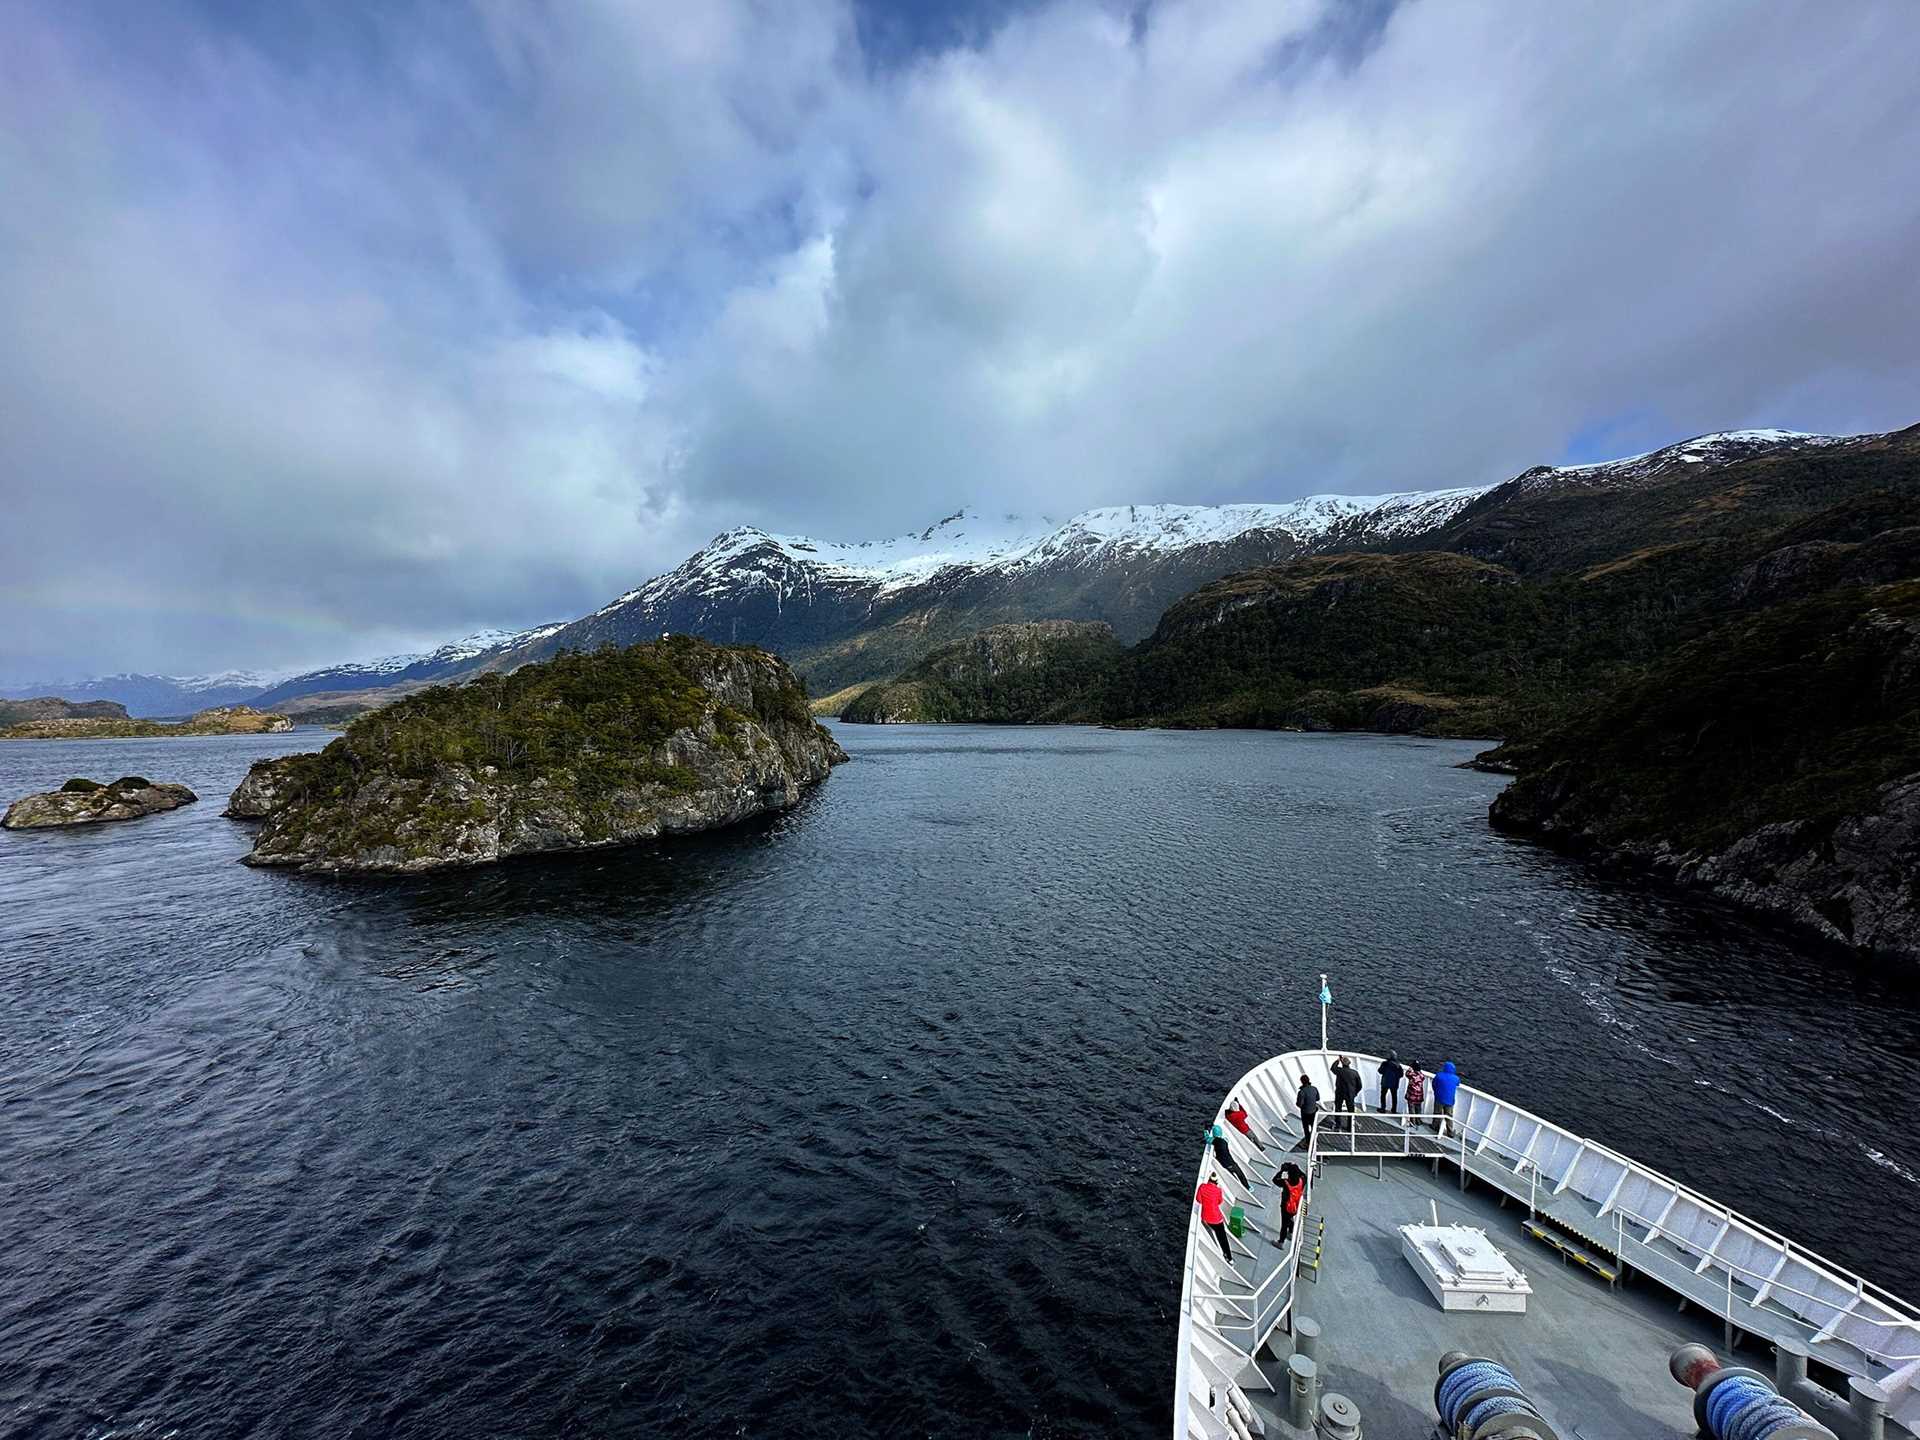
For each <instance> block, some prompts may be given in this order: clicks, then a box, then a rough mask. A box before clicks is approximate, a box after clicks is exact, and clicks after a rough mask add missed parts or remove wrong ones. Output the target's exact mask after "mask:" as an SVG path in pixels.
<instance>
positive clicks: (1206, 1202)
mask: <svg viewBox="0 0 1920 1440" xmlns="http://www.w3.org/2000/svg"><path fill="white" fill-rule="evenodd" d="M1193 1198H1194V1199H1195V1200H1198V1201H1199V1202H1200V1223H1201V1224H1202V1225H1204V1226H1206V1227H1207V1229H1209V1230H1211V1231H1212V1232H1213V1238H1214V1239H1216V1240H1218V1241H1219V1242H1220V1253H1221V1254H1222V1255H1224V1256H1226V1257H1227V1263H1228V1264H1229V1265H1231V1264H1232V1263H1233V1242H1232V1241H1231V1240H1229V1239H1227V1212H1226V1203H1227V1192H1226V1191H1224V1190H1222V1189H1221V1188H1220V1172H1219V1171H1218V1170H1215V1171H1212V1172H1210V1173H1209V1174H1208V1176H1207V1179H1206V1183H1205V1184H1203V1185H1202V1186H1201V1187H1200V1188H1199V1189H1198V1190H1196V1191H1194V1192H1193Z"/></svg>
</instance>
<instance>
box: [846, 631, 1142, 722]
mask: <svg viewBox="0 0 1920 1440" xmlns="http://www.w3.org/2000/svg"><path fill="white" fill-rule="evenodd" d="M1120 653H1121V647H1120V642H1119V641H1118V640H1116V639H1115V638H1114V634H1113V627H1112V626H1110V625H1106V624H1104V623H1101V622H1099V621H1075V620H1036V621H1031V622H1028V623H1026V624H1016V625H992V626H989V627H988V628H986V629H985V630H981V631H979V632H977V633H975V634H972V635H969V636H967V637H966V638H965V639H963V640H956V641H954V642H953V643H952V644H950V645H943V646H941V647H940V648H939V649H938V650H935V651H934V652H933V653H932V654H931V655H929V656H927V658H926V659H924V660H922V661H921V662H920V663H919V664H918V665H915V666H914V667H913V668H912V669H910V670H908V671H906V672H905V673H904V674H902V675H900V676H898V677H896V678H895V679H893V680H888V681H885V682H883V683H881V684H879V685H872V686H869V687H867V688H866V689H865V690H863V691H862V692H861V693H860V694H858V695H856V696H855V697H854V698H853V699H852V700H851V701H849V702H848V704H847V706H846V708H845V709H844V710H842V711H841V712H840V718H841V719H842V720H846V721H848V722H850V723H853V724H857V725H908V724H913V725H937V724H950V723H954V722H980V723H987V724H1022V723H1027V722H1031V721H1036V720H1047V719H1051V718H1054V712H1055V711H1056V710H1057V709H1058V708H1059V707H1061V706H1062V705H1063V704H1065V703H1066V702H1069V701H1071V700H1072V699H1074V698H1075V697H1076V696H1078V695H1079V694H1080V692H1081V691H1083V690H1085V689H1086V687H1087V686H1088V685H1089V684H1090V683H1092V681H1093V680H1094V679H1095V678H1096V677H1097V676H1099V675H1100V674H1101V673H1103V671H1104V670H1105V668H1106V667H1107V666H1108V665H1109V664H1111V662H1112V661H1113V660H1114V659H1115V657H1117V656H1118V655H1119V654H1120Z"/></svg>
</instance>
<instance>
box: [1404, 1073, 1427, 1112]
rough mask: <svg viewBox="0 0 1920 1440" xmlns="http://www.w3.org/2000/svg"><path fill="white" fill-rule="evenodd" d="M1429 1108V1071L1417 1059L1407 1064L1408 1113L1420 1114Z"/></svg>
mask: <svg viewBox="0 0 1920 1440" xmlns="http://www.w3.org/2000/svg"><path fill="white" fill-rule="evenodd" d="M1426 1108H1427V1072H1426V1071H1424V1070H1422V1069H1421V1068H1420V1062H1419V1061H1418V1060H1415V1061H1414V1062H1413V1063H1412V1064H1411V1065H1409V1066H1407V1114H1409V1115H1418V1114H1420V1113H1421V1112H1422V1111H1423V1110H1425V1109H1426Z"/></svg>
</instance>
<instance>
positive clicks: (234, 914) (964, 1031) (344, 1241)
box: [0, 727, 1920, 1440]
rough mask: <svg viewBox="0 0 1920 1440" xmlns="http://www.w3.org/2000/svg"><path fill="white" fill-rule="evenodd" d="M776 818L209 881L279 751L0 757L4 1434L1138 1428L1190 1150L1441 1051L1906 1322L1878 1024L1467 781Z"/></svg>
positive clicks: (1076, 767)
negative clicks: (1330, 1063)
mask: <svg viewBox="0 0 1920 1440" xmlns="http://www.w3.org/2000/svg"><path fill="white" fill-rule="evenodd" d="M841 734H842V738H843V740H844V742H845V743H846V745H847V747H848V749H849V750H850V751H852V752H853V755H854V763H853V764H850V765H847V766H844V767H842V768H841V769H839V770H838V771H836V772H835V774H834V776H833V778H832V779H831V780H830V781H829V782H828V783H827V784H826V785H825V786H824V787H823V788H822V789H821V790H819V791H818V792H816V793H815V794H814V795H813V796H812V797H811V798H810V799H809V800H808V801H807V802H806V803H805V804H803V805H802V806H801V807H800V808H799V809H797V810H796V811H794V812H792V813H791V814H789V815H787V816H785V817H783V818H781V819H779V820H778V821H775V822H772V823H769V824H765V825H761V826H756V827H752V828H749V829H746V830H743V831H738V832H734V833H731V834H728V835H725V836H719V837H708V838H704V839H698V840H693V841H688V842H683V843H680V844H677V845H674V846H672V847H670V848H663V849H658V850H652V849H647V850H636V851H628V852H622V853H619V854H612V855H601V856H596V857H590V858H583V859H573V860H566V861H559V862H551V863H524V864H519V865H513V866H508V867H501V868H496V869H494V870H491V871H485V872H473V873H468V874H463V875H455V876H447V877H440V878H435V879H428V880H418V881H408V882H404V883H395V884H348V883H338V882H326V881H317V880H308V879H302V878H299V877H295V876H289V875H284V874H279V873H272V872H265V873H263V872H258V871H252V870H248V869H246V868H244V867H242V866H240V865H238V864H236V863H234V862H235V860H236V859H237V857H238V856H239V855H240V854H242V853H243V852H244V850H245V849H246V846H247V831H246V830H245V829H244V828H243V827H241V826H239V825H237V824H235V823H234V822H231V821H228V820H223V819H222V818H221V817H220V814H219V810H220V808H221V805H222V803H223V800H224V797H225V795H226V792H227V791H228V790H229V789H231V787H232V786H233V785H234V784H235V783H236V782H237V781H238V780H239V778H240V777H241V775H242V774H244V773H245V770H246V766H247V763H248V761H249V760H251V759H254V758H256V757H258V756H260V755H263V754H270V753H277V752H280V751H284V750H289V749H300V748H308V747H311V746H313V745H316V744H318V743H321V742H322V741H324V739H325V738H326V737H325V736H324V734H321V733H319V732H303V733H299V734H295V735H292V736H269V737H244V738H240V737H236V738H231V739H225V738H223V739H189V740H151V741H124V742H99V741H95V742H74V743H15V744H10V745H4V746H0V796H4V797H6V798H11V797H13V796H15V795H18V794H21V793H24V792H26V791H28V790H31V789H40V788H46V787H48V786H50V785H54V784H57V783H59V781H61V780H64V779H65V778H66V777H67V776H69V775H72V774H89V775H92V776H94V777H95V778H97V779H102V780H105V779H111V778H113V776H115V775H117V774H120V773H123V772H126V771H134V772H137V773H141V774H146V775H150V776H152V777H153V778H155V779H169V780H172V779H178V780H184V781H186V782H187V783H189V784H191V785H192V786H193V787H194V788H195V789H197V790H199V791H200V792H201V794H202V795H203V796H204V797H205V798H204V799H203V800H202V802H201V803H200V804H198V805H195V806H190V807H188V808H186V809H184V810H180V811H176V812H174V813H172V814H168V815H163V816H156V817H153V818H149V819H145V820H139V821H134V822H131V823H128V824H124V825H111V826H100V827H93V828H88V829H84V830H73V831H68V832H63V833H50V834H47V833H43V834H0V1106H3V1107H4V1126H0V1232H3V1233H4V1237H5V1247H4V1256H5V1263H4V1264H0V1432H4V1433H7V1434H24V1435H34V1436H39V1435H46V1436H104V1435H107V1434H109V1433H113V1434H128V1433H140V1434H151V1435H166V1434H179V1435H183V1436H186V1435H191V1436H195V1437H200V1440H210V1437H222V1436H243V1435H246V1436H254V1435H275V1436H278V1435H286V1436H316V1435H328V1436H368V1437H372V1436H389V1435H391V1436H423V1437H424V1436H447V1435H458V1434H472V1435H527V1436H546V1435H560V1434H570V1435H571V1434H596V1435H649V1434H657V1433H664V1432H671V1433H685V1434H702V1435H730V1434H768V1435H782V1436H794V1435H807V1436H814V1435H819V1436H829V1435H832V1436H859V1435H942V1436H944V1435H1006V1436H1018V1435H1036V1436H1063V1435H1090V1434H1107V1433H1148V1432H1158V1431H1159V1430H1160V1429H1161V1428H1162V1426H1163V1424H1164V1417H1165V1415H1166V1414H1167V1404H1168V1395H1169V1391H1170V1389H1171V1384H1172V1375H1173V1340H1174V1328H1175V1321H1174V1311H1175V1307H1176V1305H1177V1301H1178V1296H1179V1288H1180V1273H1179V1272H1180V1262H1181V1258H1182V1246H1183V1242H1184V1232H1185V1226H1186V1223H1187V1207H1188V1203H1189V1200H1190V1194H1189V1189H1188V1187H1189V1186H1190V1185H1191V1183H1192V1175H1193V1167H1194V1164H1195V1162H1196V1159H1197V1145H1198V1139H1199V1129H1198V1127H1199V1125H1200V1123H1201V1121H1202V1120H1203V1118H1204V1117H1205V1116H1206V1115H1208V1114H1210V1113H1211V1111H1212V1110H1213V1108H1214V1106H1215V1105H1216V1104H1217V1103H1218V1101H1219V1099H1220V1096H1221V1093H1222V1091H1223V1090H1224V1088H1225V1087H1226V1086H1228V1085H1229V1084H1230V1083H1231V1082H1232V1081H1233V1079H1234V1078H1235V1077H1237V1076H1238V1075H1239V1074H1240V1073H1241V1072H1242V1071H1244V1070H1245V1069H1246V1068H1247V1067H1249V1066H1250V1065H1252V1064H1253V1063H1254V1062H1256V1061H1257V1060H1259V1059H1261V1058H1263V1057H1265V1056H1267V1055H1268V1054H1271V1053H1273V1052H1274V1051H1277V1050H1281V1049H1287V1048H1291V1047H1293V1046H1295V1045H1298V1044H1301V1043H1305V1042H1307V1040H1308V1037H1309V1036H1311V1035H1314V1034H1315V1033H1316V1031H1317V1019H1316V1012H1315V1007H1314V993H1315V986H1316V984H1317V976H1318V972H1319V971H1321V970H1330V971H1332V972H1333V974H1334V989H1335V992H1336V995H1337V1001H1338V1003H1337V1005H1336V1008H1335V1011H1334V1037H1335V1043H1336V1044H1339V1043H1342V1042H1346V1043H1350V1044H1352V1045H1353V1046H1355V1047H1356V1048H1359V1047H1369V1048H1373V1049H1381V1048H1384V1047H1386V1046H1389V1045H1391V1046H1395V1047H1397V1048H1398V1049H1399V1050H1400V1052H1401V1054H1403V1055H1408V1054H1412V1055H1417V1056H1418V1057H1420V1058H1421V1059H1423V1060H1425V1061H1426V1062H1427V1063H1428V1064H1429V1065H1431V1064H1432V1063H1434V1062H1435V1061H1437V1060H1439V1059H1440V1058H1442V1057H1443V1056H1444V1057H1451V1058H1452V1059H1454V1060H1455V1061H1456V1062H1457V1063H1458V1064H1459V1066H1460V1068H1461V1070H1462V1072H1463V1073H1464V1074H1465V1075H1466V1076H1467V1077H1468V1078H1469V1079H1471V1080H1474V1081H1477V1082H1480V1083H1483V1084H1486V1085H1488V1086H1490V1087H1491V1088H1493V1089H1494V1090H1496V1091H1499V1092H1501V1093H1504V1094H1506V1095H1508V1096H1510V1097H1511V1098H1513V1099H1516V1100H1519V1101H1521V1102H1523V1103H1525V1104H1528V1105H1529V1106H1531V1107H1533V1108H1536V1109H1539V1110H1541V1111H1543V1112H1545V1113H1546V1114H1548V1115H1550V1116H1552V1117H1554V1118H1556V1119H1558V1120H1560V1121H1562V1122H1563V1123H1566V1124H1569V1125H1571V1126H1573V1127H1575V1128H1578V1129H1584V1130H1585V1131H1587V1132H1590V1133H1592V1134H1593V1135H1595V1136H1596V1137H1598V1138H1600V1139H1602V1140H1604V1141H1606V1142H1608V1143H1610V1144H1613V1145H1616V1146H1619V1147H1621V1148H1623V1149H1626V1150H1628V1151H1631V1152H1632V1153H1634V1154H1636V1155H1639V1156H1640V1157H1641V1158H1643V1159H1645V1160H1647V1161H1648V1162H1650V1163H1653V1164H1655V1165H1658V1166H1661V1167H1662V1168H1665V1169H1667V1170H1669V1171H1671V1172H1672V1173H1674V1174H1676V1175H1678V1176H1680V1177H1681V1178H1683V1179H1686V1180H1689V1181H1691V1182H1693V1183H1695V1184H1697V1185H1699V1186H1701V1187H1703V1188H1704V1189H1706V1190H1707V1191H1708V1192H1709V1193H1711V1194H1714V1195H1716V1196H1718V1197H1721V1198H1723V1199H1726V1200H1729V1201H1732V1202H1734V1203H1736V1204H1739V1205H1741V1206H1743V1207H1744V1208H1746V1209H1747V1210H1748V1211H1749V1212H1750V1213H1751V1214H1753V1215H1755V1216H1757V1217H1758V1218H1760V1219H1762V1220H1764V1221H1768V1222H1770V1223H1772V1224H1775V1225H1777V1226H1780V1227H1782V1228H1785V1229H1787V1230H1790V1231H1791V1232H1792V1233H1794V1234H1795V1235H1796V1236H1797V1237H1799V1238H1801V1239H1803V1240H1805V1241H1806V1242H1808V1243H1810V1244H1812V1245H1814V1246H1816V1247H1817V1248H1819V1249H1822V1250H1824V1251H1826V1252H1827V1253H1829V1254H1830V1255H1831V1256H1832V1257H1833V1258H1835V1259H1837V1260H1840V1261H1843V1262H1845V1263H1848V1264H1850V1265H1854V1266H1857V1267H1860V1268H1861V1269H1863V1270H1864V1271H1865V1272H1866V1273H1867V1274H1868V1275H1869V1276H1870V1277H1872V1278H1874V1279H1876V1280H1879V1281H1881V1282H1882V1283H1885V1284H1887V1285H1890V1286H1892V1287H1893V1288H1894V1289H1896V1290H1899V1291H1902V1292H1904V1293H1907V1294H1910V1295H1920V1261H1916V1259H1915V1254H1914V1250H1913V1248H1912V1245H1911V1216H1912V1213H1913V1211H1914V1208H1915V1206H1916V1205H1920V1181H1916V1173H1917V1172H1920V1144H1916V1141H1915V1130H1914V1124H1913V1121H1912V1119H1911V1111H1910V1107H1911V1098H1910V1096H1911V1089H1912V1074H1913V1065H1914V1059H1915V1057H1916V1056H1920V992H1917V991H1916V987H1915V985H1914V984H1913V983H1912V982H1911V981H1908V980H1902V979H1895V978H1891V977H1887V976H1880V977H1876V976H1875V975H1874V974H1872V973H1869V972H1863V971H1861V970H1860V969H1858V968H1856V967H1853V966H1850V965H1847V964H1843V963H1837V962H1835V961H1833V960H1831V959H1829V958H1826V957H1822V956H1818V955H1811V954H1808V953H1806V952H1803V951H1797V950H1795V949H1793V948H1791V947H1789V946H1787V945H1784V944H1782V943H1781V942H1780V941H1778V940H1776V939H1774V938H1772V937H1770V936H1768V935H1765V934H1762V933H1759V932H1756V931H1754V930H1752V929H1750V928H1748V927H1746V926H1745V925H1743V924H1742V923H1740V922H1738V921H1737V920H1734V919H1732V918H1731V917H1728V916H1726V915H1723V914H1721V913H1719V912H1717V911H1715V910H1712V909H1709V908H1703V907H1701V906H1699V905H1697V904H1694V903H1691V902H1689V903H1677V902H1675V901H1672V900H1670V899H1668V898H1666V897H1664V896H1662V895H1659V894H1657V893H1644V892H1643V891H1642V890H1641V889H1640V888H1638V887H1636V886H1632V885H1625V884H1620V883H1615V882H1607V881H1603V880H1599V879H1596V878H1595V877H1593V876H1591V875H1589V874H1587V873H1586V872H1584V871H1582V870H1581V869H1580V868H1578V867H1576V866H1573V865H1571V864H1569V863H1567V862H1565V861H1562V860H1559V859H1557V858H1555V857H1553V856H1550V855H1545V854H1542V853H1540V852H1538V851H1535V850H1533V849H1531V848H1529V847H1527V846H1524V845H1520V844H1516V843H1513V842H1509V841H1506V840H1503V839H1501V838H1499V837H1496V836H1494V835H1492V834H1490V833H1489V832H1488V830H1487V828H1486V825H1485V823H1484V814H1485V810H1486V805H1487V801H1488V800H1489V799H1490V798H1491V796H1492V795H1493V793H1494V791H1495V790H1496V789H1497V787H1498V786H1499V784H1500V783H1501V782H1500V781H1499V780H1497V779H1494V778H1493V777H1490V776H1486V775H1481V774H1478V773H1475V772H1472V771H1466V770H1460V769H1457V768H1455V765H1456V762H1458V761H1459V760H1461V759H1463V758H1465V757H1466V756H1467V755H1469V754H1470V753H1472V750H1473V749H1474V747H1472V746H1469V745H1456V744H1434V743H1425V742H1417V741H1408V740H1396V739H1384V738H1369V737H1356V736H1342V737H1316V736H1289V735H1262V734H1234V733H1229V734H1180V735H1176V734H1112V733H1105V732H1099V731H1083V730H1070V729H1060V730H1034V731H1028V730H994V729H953V730H929V729H920V728H915V727H906V728H899V729H877V730H867V729H860V728H857V727H845V728H843V729H842V731H841Z"/></svg>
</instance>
